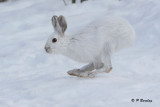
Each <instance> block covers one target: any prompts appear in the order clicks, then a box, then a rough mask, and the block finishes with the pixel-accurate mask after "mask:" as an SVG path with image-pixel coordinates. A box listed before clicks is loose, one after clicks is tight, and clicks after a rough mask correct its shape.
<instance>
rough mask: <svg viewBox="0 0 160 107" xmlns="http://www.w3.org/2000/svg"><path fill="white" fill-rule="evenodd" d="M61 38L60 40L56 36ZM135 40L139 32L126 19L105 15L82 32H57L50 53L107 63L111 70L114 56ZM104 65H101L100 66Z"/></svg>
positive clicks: (95, 66)
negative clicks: (136, 32)
mask: <svg viewBox="0 0 160 107" xmlns="http://www.w3.org/2000/svg"><path fill="white" fill-rule="evenodd" d="M53 38H57V42H56V43H52V39H53ZM134 41H135V31H134V30H133V28H132V26H131V25H130V24H129V23H128V22H127V21H126V20H124V19H123V18H117V17H103V18H101V19H98V20H95V21H93V22H91V23H90V24H89V25H87V26H85V27H84V28H83V29H81V30H79V31H78V32H74V33H71V34H67V33H64V34H63V36H62V35H60V34H59V33H58V32H55V33H53V34H52V35H51V36H50V37H49V39H48V41H47V43H46V47H50V48H51V49H50V51H49V53H58V54H62V55H65V56H67V57H70V58H72V59H73V60H75V61H79V62H88V63H93V64H94V69H98V68H99V66H101V64H102V63H103V64H104V67H103V68H104V71H106V70H108V69H110V68H111V67H112V65H111V60H110V59H111V55H112V54H113V53H114V52H116V51H118V50H120V49H122V48H125V47H128V46H131V45H132V44H133V42H134ZM100 68H101V67H100Z"/></svg>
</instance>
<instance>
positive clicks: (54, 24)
mask: <svg viewBox="0 0 160 107" xmlns="http://www.w3.org/2000/svg"><path fill="white" fill-rule="evenodd" d="M57 19H58V17H57V16H53V17H52V25H53V27H54V29H56V28H57V26H58V21H57Z"/></svg>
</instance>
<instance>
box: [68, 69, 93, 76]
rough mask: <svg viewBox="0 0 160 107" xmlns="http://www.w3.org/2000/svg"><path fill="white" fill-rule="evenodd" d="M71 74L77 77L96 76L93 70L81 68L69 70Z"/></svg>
mask: <svg viewBox="0 0 160 107" xmlns="http://www.w3.org/2000/svg"><path fill="white" fill-rule="evenodd" d="M67 73H68V74H69V75H72V76H77V77H89V78H94V77H95V76H94V74H93V72H91V71H81V70H80V69H73V70H70V71H68V72H67Z"/></svg>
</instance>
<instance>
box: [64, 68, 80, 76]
mask: <svg viewBox="0 0 160 107" xmlns="http://www.w3.org/2000/svg"><path fill="white" fill-rule="evenodd" d="M79 72H80V69H73V70H70V71H68V72H67V73H68V74H69V75H73V76H77V75H79Z"/></svg>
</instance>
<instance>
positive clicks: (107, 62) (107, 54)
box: [102, 44, 112, 73]
mask: <svg viewBox="0 0 160 107" xmlns="http://www.w3.org/2000/svg"><path fill="white" fill-rule="evenodd" d="M111 53H112V52H111V49H110V46H109V45H108V44H106V45H105V47H104V50H103V54H102V59H103V62H104V67H103V68H102V69H103V71H104V72H106V73H109V72H110V71H111V70H112V63H111Z"/></svg>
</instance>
